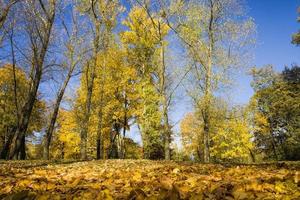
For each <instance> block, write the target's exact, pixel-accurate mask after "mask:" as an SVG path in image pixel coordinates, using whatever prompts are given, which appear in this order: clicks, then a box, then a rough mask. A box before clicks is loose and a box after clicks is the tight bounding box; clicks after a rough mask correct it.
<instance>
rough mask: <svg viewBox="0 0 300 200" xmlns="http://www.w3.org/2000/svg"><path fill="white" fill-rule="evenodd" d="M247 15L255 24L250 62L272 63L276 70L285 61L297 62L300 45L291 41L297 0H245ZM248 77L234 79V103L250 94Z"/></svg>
mask: <svg viewBox="0 0 300 200" xmlns="http://www.w3.org/2000/svg"><path fill="white" fill-rule="evenodd" d="M247 2H248V6H249V15H250V16H251V17H253V18H254V20H255V23H256V25H257V47H256V48H255V51H254V59H253V61H252V63H253V64H252V65H253V66H257V67H261V66H263V65H266V64H272V65H273V66H274V68H275V69H276V70H277V71H281V70H282V69H283V68H284V66H285V65H288V66H290V65H291V64H293V63H298V64H300V47H296V46H295V45H293V44H291V36H292V34H293V33H295V32H297V30H298V29H300V23H297V21H296V20H297V8H298V6H300V0H248V1H247ZM250 81H251V77H250V76H246V75H243V76H241V77H240V78H239V79H238V83H239V86H238V91H239V92H238V93H236V94H238V95H236V96H233V99H234V100H235V102H236V103H247V102H248V100H249V98H250V97H251V96H252V94H253V90H252V89H251V87H250Z"/></svg>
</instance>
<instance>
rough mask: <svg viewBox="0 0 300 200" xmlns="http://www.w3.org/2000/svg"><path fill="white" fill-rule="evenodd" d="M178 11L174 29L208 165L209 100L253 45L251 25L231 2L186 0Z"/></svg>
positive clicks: (240, 10)
mask: <svg viewBox="0 0 300 200" xmlns="http://www.w3.org/2000/svg"><path fill="white" fill-rule="evenodd" d="M182 10H183V11H184V14H183V16H185V17H180V21H179V22H178V23H180V24H181V26H179V28H177V30H178V35H179V36H180V38H181V39H182V41H183V42H184V44H185V45H186V47H187V51H188V54H189V56H190V58H191V64H190V65H191V66H192V70H193V73H191V79H192V80H193V81H192V82H193V84H191V88H192V89H189V92H188V93H189V94H190V96H191V97H192V99H193V101H194V103H195V105H196V109H199V113H201V115H199V117H201V118H202V120H203V123H204V126H203V134H204V137H203V142H204V162H209V160H210V149H209V148H210V146H211V142H210V141H211V138H210V132H211V126H212V124H211V120H212V119H211V105H212V101H213V99H214V96H215V94H216V91H217V90H218V89H219V88H220V86H221V85H223V84H224V83H227V82H228V79H229V78H230V74H231V73H233V72H234V70H235V69H236V67H237V66H241V62H240V61H241V59H240V58H241V56H243V57H244V58H245V57H246V55H247V54H246V52H247V49H248V48H247V47H248V44H251V43H252V42H253V37H252V36H253V30H254V23H253V20H252V19H251V18H249V17H247V16H246V15H245V12H244V8H243V6H242V4H241V3H240V2H238V1H235V0H226V1H220V0H203V1H190V2H189V3H187V4H185V5H183V6H182ZM243 60H245V59H243ZM200 104H201V105H200ZM199 145H200V144H199Z"/></svg>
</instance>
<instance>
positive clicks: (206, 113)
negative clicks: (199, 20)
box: [203, 1, 214, 163]
mask: <svg viewBox="0 0 300 200" xmlns="http://www.w3.org/2000/svg"><path fill="white" fill-rule="evenodd" d="M213 8H214V4H213V1H210V19H209V27H208V37H209V41H208V52H207V53H208V55H207V57H208V58H207V59H208V60H207V66H206V73H205V91H204V101H205V104H204V110H203V123H204V124H203V134H204V135H203V136H204V137H203V140H204V162H205V163H209V162H210V149H209V146H210V135H209V134H210V112H211V111H210V106H211V99H212V92H211V87H212V85H211V81H212V66H213V60H212V59H213V58H212V56H213V48H214V29H213V23H214V12H213Z"/></svg>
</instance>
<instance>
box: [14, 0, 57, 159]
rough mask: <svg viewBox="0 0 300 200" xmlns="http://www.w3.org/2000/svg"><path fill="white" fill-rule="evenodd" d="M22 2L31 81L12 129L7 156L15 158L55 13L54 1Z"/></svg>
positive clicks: (37, 85)
mask: <svg viewBox="0 0 300 200" xmlns="http://www.w3.org/2000/svg"><path fill="white" fill-rule="evenodd" d="M23 4H24V9H25V10H24V15H25V17H26V18H25V19H26V22H27V27H26V30H27V34H28V37H29V40H30V45H31V46H30V47H31V49H30V50H31V59H32V63H31V64H32V65H31V71H30V76H31V79H30V80H31V82H30V85H31V87H30V89H29V91H28V94H27V98H26V101H25V102H24V105H22V107H21V112H20V113H21V114H20V120H19V124H18V125H17V128H16V130H15V131H14V137H13V141H12V145H11V147H10V153H9V158H10V159H11V158H16V156H17V155H18V153H19V152H20V148H21V143H22V142H21V141H22V138H24V136H25V134H26V131H27V128H28V124H29V121H30V117H31V114H32V110H33V107H34V103H35V100H36V96H37V92H38V88H39V85H40V81H41V78H42V74H43V69H44V61H45V58H46V54H47V50H48V46H49V43H50V37H51V34H52V27H53V23H54V19H55V14H56V1H55V0H51V1H49V2H47V4H45V3H44V2H43V1H39V2H36V1H26V2H24V3H23Z"/></svg>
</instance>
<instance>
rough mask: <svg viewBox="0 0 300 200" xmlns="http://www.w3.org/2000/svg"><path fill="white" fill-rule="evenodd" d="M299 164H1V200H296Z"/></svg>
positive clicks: (128, 162) (153, 162) (121, 161)
mask: <svg viewBox="0 0 300 200" xmlns="http://www.w3.org/2000/svg"><path fill="white" fill-rule="evenodd" d="M299 172H300V163H279V164H264V165H218V164H192V163H176V162H164V161H147V160H139V161H137V160H107V161H88V162H73V163H50V162H44V161H19V162H17V161H15V162H11V161H10V162H6V161H2V162H0V199H51V200H52V199H300V173H299Z"/></svg>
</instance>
